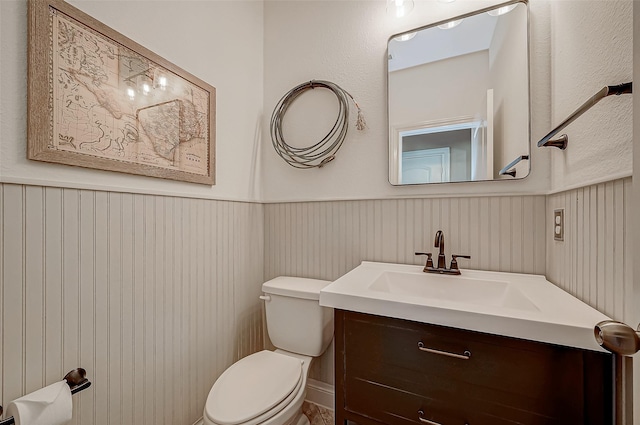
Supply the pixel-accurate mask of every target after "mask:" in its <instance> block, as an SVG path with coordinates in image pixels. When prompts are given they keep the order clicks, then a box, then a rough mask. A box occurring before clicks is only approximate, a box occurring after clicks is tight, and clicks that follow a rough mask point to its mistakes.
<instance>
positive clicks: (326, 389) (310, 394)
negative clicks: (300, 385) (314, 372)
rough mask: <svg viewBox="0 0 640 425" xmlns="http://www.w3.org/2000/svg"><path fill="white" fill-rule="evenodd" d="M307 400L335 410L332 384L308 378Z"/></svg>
mask: <svg viewBox="0 0 640 425" xmlns="http://www.w3.org/2000/svg"><path fill="white" fill-rule="evenodd" d="M306 400H307V401H309V402H311V403H314V404H317V405H320V406H322V407H326V408H327V409H331V410H335V391H334V389H333V385H330V384H327V383H326V382H322V381H316V380H315V379H309V380H308V381H307V398H306Z"/></svg>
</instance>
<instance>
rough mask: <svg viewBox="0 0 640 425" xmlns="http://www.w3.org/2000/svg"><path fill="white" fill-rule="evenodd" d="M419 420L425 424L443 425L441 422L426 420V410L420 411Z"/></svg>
mask: <svg viewBox="0 0 640 425" xmlns="http://www.w3.org/2000/svg"><path fill="white" fill-rule="evenodd" d="M418 420H419V421H420V422H422V423H423V424H429V425H442V424H441V423H440V422H433V421H430V420H429V419H425V418H424V410H422V409H420V410H418Z"/></svg>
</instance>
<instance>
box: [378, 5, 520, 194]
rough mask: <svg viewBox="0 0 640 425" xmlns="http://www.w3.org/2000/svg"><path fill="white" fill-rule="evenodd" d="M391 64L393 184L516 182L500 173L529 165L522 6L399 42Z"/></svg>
mask: <svg viewBox="0 0 640 425" xmlns="http://www.w3.org/2000/svg"><path fill="white" fill-rule="evenodd" d="M388 55H389V61H388V90H389V92H388V101H389V181H390V182H391V184H394V185H401V184H423V183H444V182H462V181H480V180H497V179H510V180H512V179H513V178H514V177H513V175H512V173H508V174H502V175H501V174H500V170H501V169H503V168H504V167H505V166H506V165H508V164H510V163H511V162H512V161H513V160H514V159H516V158H519V157H521V156H523V155H524V156H527V158H528V157H529V156H528V155H529V147H530V143H529V37H528V10H527V5H526V3H525V2H509V3H505V4H502V5H498V6H496V7H494V8H490V9H483V10H481V11H478V12H474V13H471V14H467V15H463V16H459V17H455V18H452V19H450V20H448V21H446V22H439V23H436V24H433V25H429V26H427V27H423V28H419V29H416V30H412V31H408V32H406V33H403V34H398V35H396V36H394V37H391V39H390V40H389V43H388ZM529 168H530V167H529V161H528V160H524V161H520V162H519V163H518V164H517V165H516V166H515V169H514V170H509V171H516V173H515V175H516V176H517V178H522V177H525V176H526V175H527V174H529Z"/></svg>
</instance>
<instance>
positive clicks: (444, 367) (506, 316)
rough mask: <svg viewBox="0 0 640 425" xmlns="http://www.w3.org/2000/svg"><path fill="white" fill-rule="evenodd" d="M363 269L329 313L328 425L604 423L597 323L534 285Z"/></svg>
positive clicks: (340, 287) (608, 404) (609, 399)
mask: <svg viewBox="0 0 640 425" xmlns="http://www.w3.org/2000/svg"><path fill="white" fill-rule="evenodd" d="M422 269H423V267H421V266H412V265H402V264H385V263H372V262H363V263H362V264H361V265H360V266H358V267H356V268H355V269H353V270H352V271H351V272H349V273H347V274H345V275H344V276H342V277H341V278H339V279H338V280H336V281H335V282H334V283H332V284H331V285H329V286H327V287H325V288H324V289H323V290H322V291H321V294H320V304H321V305H324V306H327V307H333V308H334V309H335V360H336V362H335V373H336V381H335V385H336V406H335V416H336V424H340V425H342V424H346V423H357V424H361V425H374V424H388V425H396V424H398V425H400V424H410V423H415V424H431V425H434V424H435V425H439V424H441V425H458V424H459V425H501V424H527V425H537V424H559V425H560V424H563V425H566V424H611V423H613V418H614V410H615V405H614V375H615V373H614V357H613V355H611V354H610V353H608V352H606V351H605V350H603V349H602V348H601V347H600V346H599V345H598V344H597V343H596V341H595V338H594V336H593V327H594V325H595V324H596V323H598V322H600V321H602V320H607V319H608V318H607V317H606V316H605V315H603V314H602V313H599V312H598V311H596V310H595V309H593V308H591V307H590V306H588V305H586V304H584V303H582V302H581V301H580V300H578V299H576V298H574V297H572V296H571V295H570V294H568V293H566V292H564V291H562V290H561V289H559V288H557V287H556V286H555V285H553V284H552V283H551V282H548V281H547V280H546V279H545V278H544V276H537V275H523V274H515V273H500V272H485V271H477V270H462V274H461V275H460V276H441V275H437V274H429V273H423V272H422Z"/></svg>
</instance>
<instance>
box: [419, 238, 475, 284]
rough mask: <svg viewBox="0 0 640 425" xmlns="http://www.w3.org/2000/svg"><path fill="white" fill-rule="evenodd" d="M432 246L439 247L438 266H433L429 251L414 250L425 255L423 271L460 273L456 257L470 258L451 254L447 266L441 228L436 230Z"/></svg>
mask: <svg viewBox="0 0 640 425" xmlns="http://www.w3.org/2000/svg"><path fill="white" fill-rule="evenodd" d="M433 246H434V248H439V249H440V252H439V254H438V266H437V267H433V259H432V258H431V256H432V254H431V253H430V252H416V255H426V256H427V263H426V264H425V266H424V269H423V270H422V271H423V272H425V273H440V274H455V275H459V274H460V269H459V268H458V261H457V259H458V258H468V259H469V258H471V256H469V255H458V254H453V255H451V266H449V268H447V258H446V256H445V254H444V232H443V231H442V230H438V231H437V232H436V239H435V241H434V243H433Z"/></svg>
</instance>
